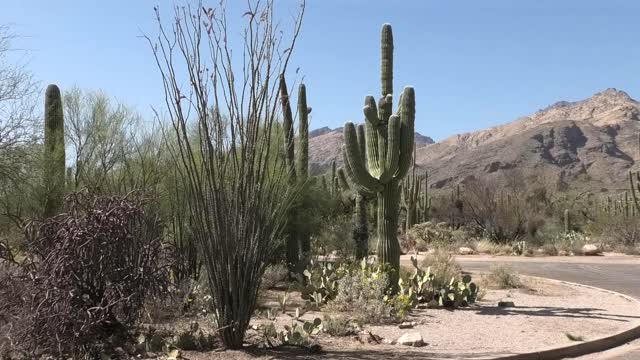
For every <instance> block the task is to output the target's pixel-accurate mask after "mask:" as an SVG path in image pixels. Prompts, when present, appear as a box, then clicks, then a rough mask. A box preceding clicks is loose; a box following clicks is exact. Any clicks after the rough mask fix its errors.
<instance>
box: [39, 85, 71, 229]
mask: <svg viewBox="0 0 640 360" xmlns="http://www.w3.org/2000/svg"><path fill="white" fill-rule="evenodd" d="M44 97H45V100H44V101H45V102H44V187H45V201H44V216H45V217H51V216H54V215H56V214H58V213H60V211H62V201H63V197H64V188H65V171H66V167H65V151H64V115H63V110H62V96H61V95H60V89H59V88H58V87H57V86H56V85H49V86H47V90H46V92H45V95H44Z"/></svg>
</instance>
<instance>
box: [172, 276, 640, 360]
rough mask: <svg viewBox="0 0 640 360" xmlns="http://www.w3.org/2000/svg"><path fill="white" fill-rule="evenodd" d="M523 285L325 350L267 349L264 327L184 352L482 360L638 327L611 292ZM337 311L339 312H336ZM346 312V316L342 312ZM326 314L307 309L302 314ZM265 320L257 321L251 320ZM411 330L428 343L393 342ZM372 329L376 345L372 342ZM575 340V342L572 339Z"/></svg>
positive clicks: (626, 303) (327, 342) (330, 340)
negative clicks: (235, 342) (234, 340)
mask: <svg viewBox="0 0 640 360" xmlns="http://www.w3.org/2000/svg"><path fill="white" fill-rule="evenodd" d="M526 285H527V288H526V289H513V290H488V291H487V292H486V294H485V296H484V298H483V299H482V300H481V301H479V302H478V303H477V304H475V305H474V306H472V307H468V308H462V309H456V310H445V309H418V310H415V311H414V312H413V313H412V314H411V315H410V316H409V318H408V319H407V321H413V322H415V323H416V325H415V326H414V328H413V329H399V328H398V326H397V325H384V326H380V325H375V326H373V325H372V326H365V327H364V328H363V329H362V331H361V333H359V334H357V335H351V336H347V337H332V336H329V335H327V334H320V335H319V336H317V337H316V338H315V341H314V342H315V343H317V344H319V345H321V347H322V352H321V353H319V354H313V353H310V352H309V351H308V350H307V349H301V348H296V347H280V348H277V349H275V350H274V349H271V350H265V349H262V348H260V347H259V345H258V344H260V343H261V342H262V340H261V335H260V332H259V331H257V330H250V331H249V332H248V334H247V335H248V337H247V342H248V344H253V345H249V347H248V348H247V350H245V351H212V352H207V353H198V352H183V354H182V355H183V358H186V359H194V360H205V359H225V360H235V359H254V358H259V359H320V358H323V359H381V358H382V359H384V358H386V359H400V358H408V357H411V358H416V359H474V360H476V359H483V358H487V357H495V356H499V355H503V356H504V355H509V354H516V353H523V352H530V351H534V350H544V349H548V348H555V347H560V346H566V345H571V344H573V343H574V341H576V338H578V339H584V340H586V341H588V340H590V339H595V338H598V337H602V336H606V335H610V334H612V333H616V332H620V331H622V330H625V329H628V328H631V327H634V326H636V325H638V324H640V315H639V314H640V311H639V310H640V308H639V306H638V303H636V302H635V301H630V300H628V299H627V298H625V297H621V296H618V295H615V294H613V293H610V292H606V291H600V290H597V289H592V288H588V287H583V286H574V285H569V284H565V283H560V282H548V281H541V280H537V279H532V278H527V279H526ZM279 296H280V293H278V292H269V293H268V294H267V297H266V298H265V299H263V302H262V306H263V307H276V306H279V301H278V300H279ZM499 301H513V302H514V304H515V307H513V308H499V307H498V306H497V303H498V302H499ZM299 305H301V300H300V299H299V297H297V296H296V295H295V294H294V295H292V296H291V298H290V301H289V306H288V307H287V312H288V313H289V314H290V315H292V314H293V313H294V311H295V308H296V307H297V306H299ZM290 315H286V314H285V315H280V316H278V318H277V319H276V323H277V324H278V326H284V325H285V324H290V323H291V322H292V321H294V320H293V317H292V316H290ZM333 315H335V314H333ZM342 315H348V314H342ZM315 317H320V318H322V317H323V314H322V313H318V312H308V313H305V314H304V315H303V316H302V317H301V319H313V318H315ZM262 322H264V320H263V319H262V320H261V319H256V320H255V321H254V322H253V324H254V325H259V324H260V323H262ZM407 332H419V333H420V334H421V335H422V337H423V339H424V341H425V343H426V345H425V346H423V347H409V346H403V345H398V344H390V342H392V341H394V340H396V339H398V338H399V337H400V336H401V335H402V334H404V333H407ZM369 333H371V334H374V335H376V336H377V337H379V338H378V340H379V343H377V342H375V341H371V340H370V338H371V336H370V335H369ZM570 337H572V338H573V340H571V339H570Z"/></svg>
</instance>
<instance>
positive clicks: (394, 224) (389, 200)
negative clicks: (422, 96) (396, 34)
mask: <svg viewBox="0 0 640 360" xmlns="http://www.w3.org/2000/svg"><path fill="white" fill-rule="evenodd" d="M381 48H382V71H381V80H382V97H381V98H380V100H379V102H378V106H376V102H375V100H374V98H373V96H367V97H366V99H365V106H364V115H365V119H366V121H365V128H366V131H364V130H363V128H362V127H361V126H360V127H359V128H360V130H359V131H357V132H356V127H355V125H354V124H353V123H351V122H348V123H346V124H345V127H344V140H345V145H344V146H343V157H344V163H345V171H346V172H347V175H348V176H349V178H351V180H352V181H353V183H354V184H356V185H357V186H358V187H359V188H362V189H363V190H364V191H367V192H372V193H376V194H377V199H378V213H377V227H378V229H377V230H378V244H377V253H378V260H379V261H380V262H381V263H383V264H389V265H390V268H391V270H393V271H392V273H391V274H390V285H391V290H392V291H394V290H396V289H397V282H398V274H399V270H400V244H399V243H398V237H397V231H398V215H399V214H398V211H399V205H400V183H401V181H402V179H404V177H405V176H406V175H407V173H408V172H409V169H410V168H411V163H412V161H411V160H412V157H413V143H414V121H415V93H414V90H413V88H412V87H406V88H405V89H404V91H403V93H402V95H401V96H400V101H399V108H398V112H397V113H396V114H393V115H392V106H393V104H392V102H393V96H392V93H393V34H392V31H391V25H389V24H385V25H384V26H383V27H382V41H381ZM365 132H366V135H365ZM365 139H366V140H365Z"/></svg>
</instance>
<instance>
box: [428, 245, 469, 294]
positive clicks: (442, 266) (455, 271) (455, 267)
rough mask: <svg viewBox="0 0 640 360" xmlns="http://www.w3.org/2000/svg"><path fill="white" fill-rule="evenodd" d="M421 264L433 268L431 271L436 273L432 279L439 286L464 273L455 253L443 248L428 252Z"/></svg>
mask: <svg viewBox="0 0 640 360" xmlns="http://www.w3.org/2000/svg"><path fill="white" fill-rule="evenodd" d="M421 265H422V267H423V268H431V273H432V274H433V275H434V278H433V280H432V281H433V283H434V286H435V287H438V288H440V287H443V286H445V285H446V284H448V283H449V282H450V281H451V279H459V278H460V274H461V273H462V267H461V266H460V264H459V263H458V262H457V261H456V260H455V259H454V258H453V255H451V254H449V253H448V252H447V251H443V250H436V251H434V252H432V253H429V254H427V255H426V256H425V258H424V260H422V264H421Z"/></svg>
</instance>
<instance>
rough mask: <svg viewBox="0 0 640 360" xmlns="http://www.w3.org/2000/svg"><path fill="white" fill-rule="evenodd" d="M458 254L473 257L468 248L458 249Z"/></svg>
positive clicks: (470, 249)
mask: <svg viewBox="0 0 640 360" xmlns="http://www.w3.org/2000/svg"><path fill="white" fill-rule="evenodd" d="M458 254H460V255H473V249H472V248H470V247H466V246H463V247H461V248H459V249H458Z"/></svg>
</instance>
